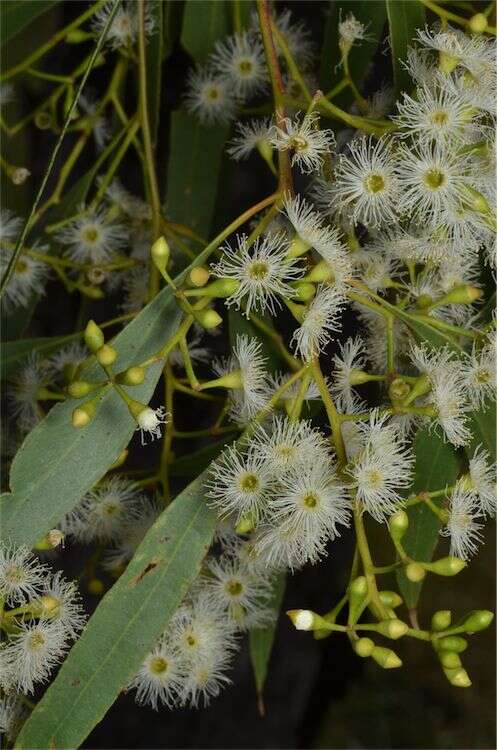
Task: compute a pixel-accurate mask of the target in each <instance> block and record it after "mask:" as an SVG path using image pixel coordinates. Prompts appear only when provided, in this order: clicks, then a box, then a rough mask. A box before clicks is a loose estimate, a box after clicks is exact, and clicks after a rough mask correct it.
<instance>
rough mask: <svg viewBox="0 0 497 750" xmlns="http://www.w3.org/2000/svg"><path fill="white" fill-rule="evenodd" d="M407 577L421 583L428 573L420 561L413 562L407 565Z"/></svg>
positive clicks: (413, 581)
mask: <svg viewBox="0 0 497 750" xmlns="http://www.w3.org/2000/svg"><path fill="white" fill-rule="evenodd" d="M405 573H406V577H407V579H408V580H409V581H411V582H412V583H420V581H422V580H423V578H424V577H425V575H426V571H425V569H424V568H423V566H422V565H420V563H417V562H413V563H409V565H406V568H405Z"/></svg>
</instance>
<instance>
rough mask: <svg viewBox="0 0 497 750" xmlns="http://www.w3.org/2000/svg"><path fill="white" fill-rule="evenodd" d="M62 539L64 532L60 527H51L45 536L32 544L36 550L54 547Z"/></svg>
mask: <svg viewBox="0 0 497 750" xmlns="http://www.w3.org/2000/svg"><path fill="white" fill-rule="evenodd" d="M63 541H64V534H63V533H62V531H61V530H60V529H51V530H50V531H49V532H48V533H47V534H45V536H44V537H43V538H42V539H40V540H39V541H38V542H36V544H35V545H34V549H36V550H49V549H55V548H56V547H58V546H59V544H61V543H62V542H63Z"/></svg>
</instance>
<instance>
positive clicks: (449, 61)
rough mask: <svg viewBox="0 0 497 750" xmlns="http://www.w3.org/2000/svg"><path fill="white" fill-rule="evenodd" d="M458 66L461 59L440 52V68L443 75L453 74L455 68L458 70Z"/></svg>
mask: <svg viewBox="0 0 497 750" xmlns="http://www.w3.org/2000/svg"><path fill="white" fill-rule="evenodd" d="M458 64H459V59H458V58H457V57H453V56H452V55H448V54H447V53H446V52H439V57H438V67H439V68H440V70H441V71H442V73H447V74H449V73H452V71H453V70H454V68H457V66H458Z"/></svg>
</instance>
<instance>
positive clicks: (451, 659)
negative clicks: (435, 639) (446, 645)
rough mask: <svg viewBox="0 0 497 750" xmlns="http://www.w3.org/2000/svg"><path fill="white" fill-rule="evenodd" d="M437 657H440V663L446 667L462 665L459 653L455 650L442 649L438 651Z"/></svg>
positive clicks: (451, 667)
mask: <svg viewBox="0 0 497 750" xmlns="http://www.w3.org/2000/svg"><path fill="white" fill-rule="evenodd" d="M438 658H439V659H440V664H441V665H442V666H443V667H445V668H446V669H457V668H458V667H460V666H462V664H461V659H460V657H459V654H457V653H456V652H455V651H446V650H445V649H442V650H441V651H439V652H438Z"/></svg>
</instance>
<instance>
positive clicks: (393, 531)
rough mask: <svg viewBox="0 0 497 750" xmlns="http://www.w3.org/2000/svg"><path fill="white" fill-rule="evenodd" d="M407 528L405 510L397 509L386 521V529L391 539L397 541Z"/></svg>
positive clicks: (407, 519)
mask: <svg viewBox="0 0 497 750" xmlns="http://www.w3.org/2000/svg"><path fill="white" fill-rule="evenodd" d="M408 528H409V516H408V515H407V513H406V512H405V510H398V511H397V512H396V513H394V514H393V516H390V519H389V521H388V530H389V531H390V535H391V537H392V539H395V540H396V541H399V542H400V540H401V539H402V537H403V536H404V534H405V533H406V531H407V529H408Z"/></svg>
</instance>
